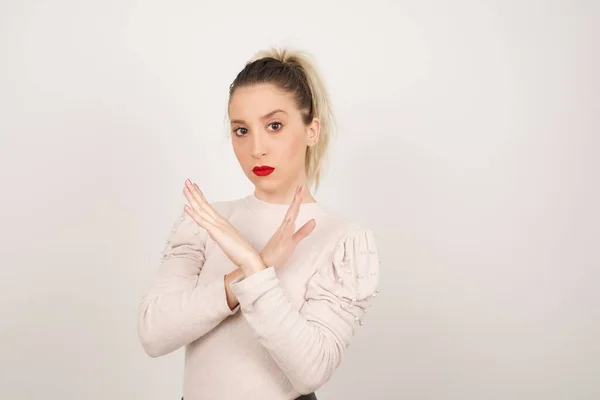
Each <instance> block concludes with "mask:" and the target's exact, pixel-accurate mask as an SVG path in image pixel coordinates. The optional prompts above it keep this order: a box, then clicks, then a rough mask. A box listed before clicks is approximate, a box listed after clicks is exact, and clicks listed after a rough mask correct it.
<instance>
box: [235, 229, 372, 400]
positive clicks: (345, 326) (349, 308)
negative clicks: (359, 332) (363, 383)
mask: <svg viewBox="0 0 600 400" xmlns="http://www.w3.org/2000/svg"><path fill="white" fill-rule="evenodd" d="M378 273H379V261H378V256H377V253H376V249H375V241H374V238H373V235H372V233H371V232H370V231H366V230H365V231H360V232H358V233H355V234H352V235H350V236H347V237H345V238H343V239H342V240H341V241H340V242H339V243H338V245H337V247H336V250H335V251H334V255H333V260H331V263H328V264H327V265H323V266H321V267H320V268H319V270H318V272H317V273H316V274H315V275H314V276H313V277H312V278H311V279H310V281H309V282H308V285H307V291H306V295H305V297H306V302H305V303H304V305H303V306H302V308H301V309H300V310H299V311H298V310H296V309H295V308H294V307H293V306H292V304H291V303H290V301H289V299H288V298H287V296H286V293H285V291H284V290H283V289H282V287H281V285H280V283H279V280H278V279H277V276H276V273H275V270H274V268H273V267H270V268H267V269H265V270H263V271H260V272H257V273H255V274H253V275H250V276H249V277H247V278H246V279H243V280H238V281H235V282H233V283H232V284H231V288H232V291H233V292H234V294H235V295H236V296H237V299H238V300H239V303H240V307H241V311H242V313H243V315H244V317H245V318H246V320H247V321H248V323H249V324H250V325H251V326H252V328H253V329H254V331H255V332H256V334H257V336H258V339H259V341H260V343H261V344H262V345H263V346H264V347H265V348H266V349H267V350H268V351H269V353H270V354H271V356H272V357H273V359H274V360H275V362H276V363H277V364H278V365H279V367H280V368H281V369H282V370H283V371H284V373H285V374H286V376H287V377H288V379H289V380H290V382H291V383H292V384H293V386H294V387H295V388H296V389H297V390H298V391H299V392H300V393H310V392H312V391H314V390H316V389H317V388H319V387H320V386H322V385H323V384H324V383H325V382H327V381H328V380H329V379H330V378H331V376H332V374H333V372H334V371H335V369H336V368H337V367H338V365H339V364H340V362H341V360H342V357H343V355H344V352H345V350H346V348H347V347H348V345H349V344H350V341H351V338H352V337H353V335H354V332H355V330H356V327H357V326H359V325H362V322H361V318H362V317H363V314H364V313H365V312H366V311H365V310H366V309H367V307H368V306H369V305H370V303H371V301H372V298H373V297H375V295H376V293H377V287H378V283H379V275H378Z"/></svg>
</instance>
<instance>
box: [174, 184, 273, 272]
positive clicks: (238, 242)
mask: <svg viewBox="0 0 600 400" xmlns="http://www.w3.org/2000/svg"><path fill="white" fill-rule="evenodd" d="M183 193H184V195H185V197H186V199H187V200H188V202H189V203H190V205H187V204H186V205H185V207H184V210H185V212H186V214H188V215H189V216H190V217H191V218H192V219H193V220H194V221H196V223H197V224H198V225H200V226H201V227H202V228H204V229H206V231H207V232H208V234H209V236H210V237H211V238H212V239H213V240H214V241H215V242H216V243H217V244H218V245H219V247H220V248H221V250H223V253H225V255H227V257H229V259H230V260H231V261H232V262H233V263H234V264H235V265H237V266H238V267H240V268H241V269H242V270H243V271H244V273H245V274H246V275H250V274H252V273H254V272H258V271H259V270H261V269H264V268H265V265H264V263H263V261H262V259H261V257H260V255H259V254H258V253H257V252H256V251H255V250H254V249H253V248H252V246H251V245H250V243H248V241H247V240H246V239H244V237H242V235H240V233H239V232H238V231H237V230H236V229H235V228H234V227H233V226H232V225H231V223H229V221H228V220H227V219H225V218H224V217H223V216H222V215H220V214H219V213H218V212H217V211H216V210H215V209H214V208H213V207H212V206H211V205H210V204H209V202H208V201H206V198H205V197H204V195H203V194H202V191H201V190H200V188H199V187H198V185H196V184H195V183H192V182H190V180H189V179H188V180H186V182H185V187H184V189H183ZM190 206H191V207H190Z"/></svg>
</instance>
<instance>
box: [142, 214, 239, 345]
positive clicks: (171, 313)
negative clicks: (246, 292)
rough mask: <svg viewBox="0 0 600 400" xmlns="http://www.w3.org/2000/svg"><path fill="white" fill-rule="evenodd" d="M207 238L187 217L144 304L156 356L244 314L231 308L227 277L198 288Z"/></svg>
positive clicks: (145, 332) (147, 339) (147, 340)
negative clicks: (239, 313)
mask: <svg viewBox="0 0 600 400" xmlns="http://www.w3.org/2000/svg"><path fill="white" fill-rule="evenodd" d="M207 238H208V234H207V232H206V230H205V229H203V228H201V227H200V226H198V224H197V223H196V222H195V221H194V220H193V219H192V218H191V217H189V216H188V215H187V214H186V213H183V214H182V216H181V217H180V218H179V219H178V220H177V221H176V222H175V224H174V225H173V229H172V231H171V233H170V235H169V238H168V240H167V245H166V249H165V251H164V252H163V254H162V261H161V264H160V267H159V271H158V274H157V277H156V279H155V280H154V282H153V284H152V285H151V287H150V289H149V290H148V292H147V293H146V294H145V296H144V297H143V298H142V300H141V302H140V305H139V316H138V318H139V319H138V335H139V339H140V341H141V343H142V346H143V348H144V350H145V351H146V352H147V353H148V354H149V355H150V356H151V357H159V356H162V355H165V354H168V353H170V352H172V351H174V350H177V349H178V348H180V347H182V346H184V345H186V344H188V343H190V342H192V341H193V340H195V339H197V338H199V337H201V336H203V335H204V334H206V333H207V332H209V331H210V330H211V329H213V328H214V327H215V326H217V325H218V324H219V323H220V322H221V321H223V320H224V319H225V318H226V317H227V316H229V315H232V314H233V313H235V312H236V311H237V309H238V307H236V308H234V309H233V310H231V309H230V308H229V306H228V305H227V299H226V293H225V283H224V276H221V277H220V278H217V279H215V280H214V281H212V282H209V283H208V284H204V285H198V277H199V275H200V272H201V271H202V267H203V266H204V261H205V252H204V250H205V245H206V240H207Z"/></svg>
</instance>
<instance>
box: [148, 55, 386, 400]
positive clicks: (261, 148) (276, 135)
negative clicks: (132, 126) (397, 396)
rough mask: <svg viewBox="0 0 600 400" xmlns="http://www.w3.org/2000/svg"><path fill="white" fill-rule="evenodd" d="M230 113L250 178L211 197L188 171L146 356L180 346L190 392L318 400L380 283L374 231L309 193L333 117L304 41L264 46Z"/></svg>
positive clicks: (152, 294) (221, 397) (206, 399)
mask: <svg viewBox="0 0 600 400" xmlns="http://www.w3.org/2000/svg"><path fill="white" fill-rule="evenodd" d="M228 113H229V120H230V124H231V132H232V138H231V142H232V145H233V150H234V152H235V155H236V157H237V159H238V161H239V163H240V166H241V168H242V170H243V171H244V173H245V174H246V176H247V177H248V179H250V181H251V182H252V183H253V184H254V186H255V190H254V192H253V193H252V194H250V195H248V196H247V197H244V198H241V199H237V200H233V201H226V202H214V203H211V202H209V201H207V200H206V198H205V197H204V195H203V193H202V191H201V190H200V188H199V187H198V185H196V184H195V183H193V182H190V181H189V180H188V181H186V182H185V185H184V190H183V191H184V195H185V198H186V199H187V202H188V203H189V204H186V205H185V206H184V210H183V212H182V215H181V217H180V219H179V220H177V221H176V222H175V224H174V226H173V229H172V231H171V233H170V236H169V238H168V240H167V244H166V248H165V250H164V253H163V255H162V261H161V266H160V268H159V273H158V276H157V278H156V281H155V283H154V284H153V285H152V287H151V288H150V289H149V291H148V293H146V295H145V296H144V298H143V299H142V301H141V304H140V310H139V337H140V340H141V343H142V345H143V347H144V349H145V350H146V352H147V353H148V354H149V355H150V356H151V357H159V356H162V355H165V354H168V353H170V352H172V351H174V350H176V349H179V348H180V347H182V346H185V369H184V370H185V372H184V375H185V376H184V388H183V395H184V398H185V400H217V399H218V400H291V399H297V398H298V399H316V397H315V395H314V391H315V390H317V389H318V388H319V387H321V386H322V385H323V384H324V383H325V382H327V381H328V380H329V379H330V377H331V376H332V374H333V373H334V370H335V369H336V368H337V367H338V366H339V364H340V362H341V360H342V357H343V355H344V353H345V351H346V348H347V347H348V345H349V344H350V341H351V338H352V336H353V335H354V332H355V331H356V329H357V327H359V326H362V325H363V323H362V318H363V315H364V314H365V313H366V312H367V308H368V307H369V305H370V303H371V302H372V300H373V297H375V296H376V294H377V287H378V284H379V260H378V255H377V251H376V245H375V240H374V236H373V232H372V231H370V230H369V229H367V228H363V227H361V226H359V225H358V224H356V223H354V222H352V221H350V220H348V219H346V218H344V217H341V216H338V215H336V214H335V213H333V212H331V211H329V210H327V209H326V208H325V207H323V206H321V205H320V204H319V203H318V202H317V201H316V200H315V198H314V197H313V195H312V194H311V193H310V190H309V187H310V186H312V185H313V184H315V186H317V187H318V184H319V178H320V174H321V165H322V161H323V157H324V155H325V154H326V150H327V146H328V143H329V138H330V134H331V129H332V126H333V119H332V113H331V111H330V104H329V97H328V95H327V92H326V90H325V87H324V85H323V82H322V79H321V77H320V74H319V73H318V71H317V69H316V67H315V65H314V63H313V62H312V60H311V58H310V57H309V56H308V55H307V54H306V53H302V52H292V51H289V50H282V51H279V50H269V51H263V52H259V53H258V54H257V55H256V56H255V57H254V58H253V59H252V60H250V61H249V62H248V63H247V64H246V66H245V68H244V69H243V70H242V71H241V72H240V73H239V74H238V75H237V77H236V78H235V80H234V81H233V83H232V85H231V87H230V96H229V108H228ZM296 226H299V227H300V228H299V229H297V230H296Z"/></svg>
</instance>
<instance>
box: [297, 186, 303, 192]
mask: <svg viewBox="0 0 600 400" xmlns="http://www.w3.org/2000/svg"><path fill="white" fill-rule="evenodd" d="M301 187H302V186H300V185H298V186H296V194H298V193H300V188H301Z"/></svg>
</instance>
